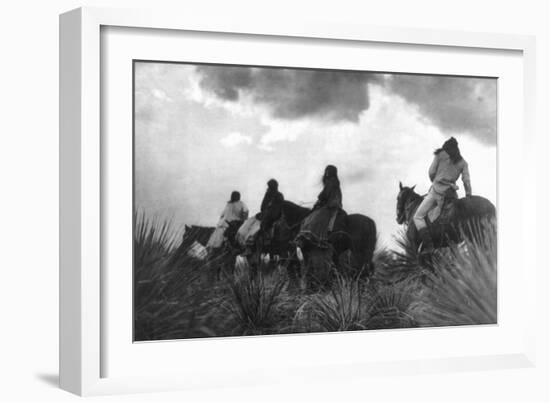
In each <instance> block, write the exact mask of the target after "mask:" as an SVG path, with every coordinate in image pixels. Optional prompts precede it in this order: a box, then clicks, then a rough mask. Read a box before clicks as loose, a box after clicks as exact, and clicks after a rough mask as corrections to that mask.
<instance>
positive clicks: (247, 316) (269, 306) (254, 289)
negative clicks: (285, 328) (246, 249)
mask: <svg viewBox="0 0 550 403" xmlns="http://www.w3.org/2000/svg"><path fill="white" fill-rule="evenodd" d="M262 264H263V263H261V264H260V265H262ZM263 272H264V270H263V268H262V267H260V268H259V270H258V274H257V275H255V276H254V277H253V278H251V277H250V276H238V277H237V276H227V277H226V281H227V282H228V286H229V290H230V293H229V297H228V298H227V299H226V300H225V304H224V307H225V309H226V311H227V312H229V313H230V315H231V316H232V318H233V320H234V329H233V332H234V333H235V334H239V335H251V334H266V333H273V332H275V333H276V331H275V330H274V328H275V326H276V325H277V322H278V319H279V318H277V316H276V305H277V304H278V303H279V302H280V299H281V298H280V296H281V292H282V291H283V288H284V286H285V284H286V279H285V278H283V277H282V276H280V275H278V274H277V273H273V274H272V275H264V274H262V273H263Z"/></svg>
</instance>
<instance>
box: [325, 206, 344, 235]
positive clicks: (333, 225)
mask: <svg viewBox="0 0 550 403" xmlns="http://www.w3.org/2000/svg"><path fill="white" fill-rule="evenodd" d="M347 218H348V213H346V211H345V210H343V209H341V208H339V209H338V211H337V212H336V216H335V217H334V216H333V217H332V218H331V222H330V223H329V234H334V233H336V232H347Z"/></svg>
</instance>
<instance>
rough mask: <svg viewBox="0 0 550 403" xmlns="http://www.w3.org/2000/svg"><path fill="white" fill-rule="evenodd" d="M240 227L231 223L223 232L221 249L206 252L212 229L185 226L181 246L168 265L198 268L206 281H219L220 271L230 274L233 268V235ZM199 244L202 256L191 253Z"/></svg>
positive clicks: (235, 252)
mask: <svg viewBox="0 0 550 403" xmlns="http://www.w3.org/2000/svg"><path fill="white" fill-rule="evenodd" d="M240 225H241V223H240V222H232V223H230V225H229V227H228V228H227V229H226V230H225V233H224V235H225V237H226V238H227V239H226V241H224V243H223V245H222V247H221V248H218V249H214V250H207V248H206V245H207V244H208V240H209V239H210V237H211V235H212V233H213V232H214V230H215V228H214V227H201V226H198V225H191V226H188V225H186V226H185V232H184V234H183V237H182V241H181V244H180V245H179V246H178V248H177V249H176V250H175V253H174V254H173V256H172V258H171V261H170V263H171V264H176V265H178V266H182V265H184V266H187V267H189V266H193V267H200V268H202V270H203V271H204V272H205V274H207V277H208V281H210V282H213V281H214V280H216V279H220V277H221V274H222V271H223V272H225V273H232V272H233V268H234V266H235V260H236V255H237V251H236V250H235V246H234V244H235V234H236V232H237V230H238V228H239V226H240ZM196 244H199V248H198V249H197V250H198V251H200V250H201V249H202V250H203V251H204V256H202V257H201V256H199V255H198V254H196V252H195V253H193V252H194V249H195V248H194V247H195V245H196Z"/></svg>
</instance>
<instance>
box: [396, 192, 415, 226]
mask: <svg viewBox="0 0 550 403" xmlns="http://www.w3.org/2000/svg"><path fill="white" fill-rule="evenodd" d="M415 187H416V185H414V186H413V187H407V186H403V184H402V183H401V182H399V193H398V194H397V207H396V216H397V217H396V219H397V223H398V224H403V223H404V222H405V220H406V218H407V214H406V213H407V212H406V206H407V202H408V201H409V200H411V198H412V197H413V196H414V195H416V193H415V191H414V188H415Z"/></svg>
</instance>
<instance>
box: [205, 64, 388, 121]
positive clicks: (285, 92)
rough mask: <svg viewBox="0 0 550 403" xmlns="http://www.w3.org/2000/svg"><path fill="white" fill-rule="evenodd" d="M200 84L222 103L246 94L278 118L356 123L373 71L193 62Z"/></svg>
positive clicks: (366, 101)
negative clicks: (310, 118)
mask: <svg viewBox="0 0 550 403" xmlns="http://www.w3.org/2000/svg"><path fill="white" fill-rule="evenodd" d="M197 71H198V72H199V74H200V75H201V79H200V85H201V87H202V88H203V89H205V90H207V91H210V92H212V93H214V94H215V95H216V96H217V97H219V98H221V99H223V100H226V101H239V100H240V99H241V98H244V97H250V98H251V100H252V101H253V102H256V103H259V104H261V105H263V106H265V107H267V109H268V110H269V111H270V113H271V114H272V116H273V117H275V118H280V119H288V120H294V119H300V118H305V117H315V118H320V119H325V120H330V121H335V122H341V121H348V122H358V121H359V115H360V114H361V112H363V111H364V110H366V109H368V107H369V96H368V88H367V85H366V84H367V83H368V82H369V81H375V80H377V79H379V78H381V76H380V75H378V74H371V73H364V72H348V71H329V70H299V69H284V68H254V67H227V66H199V67H198V68H197Z"/></svg>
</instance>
